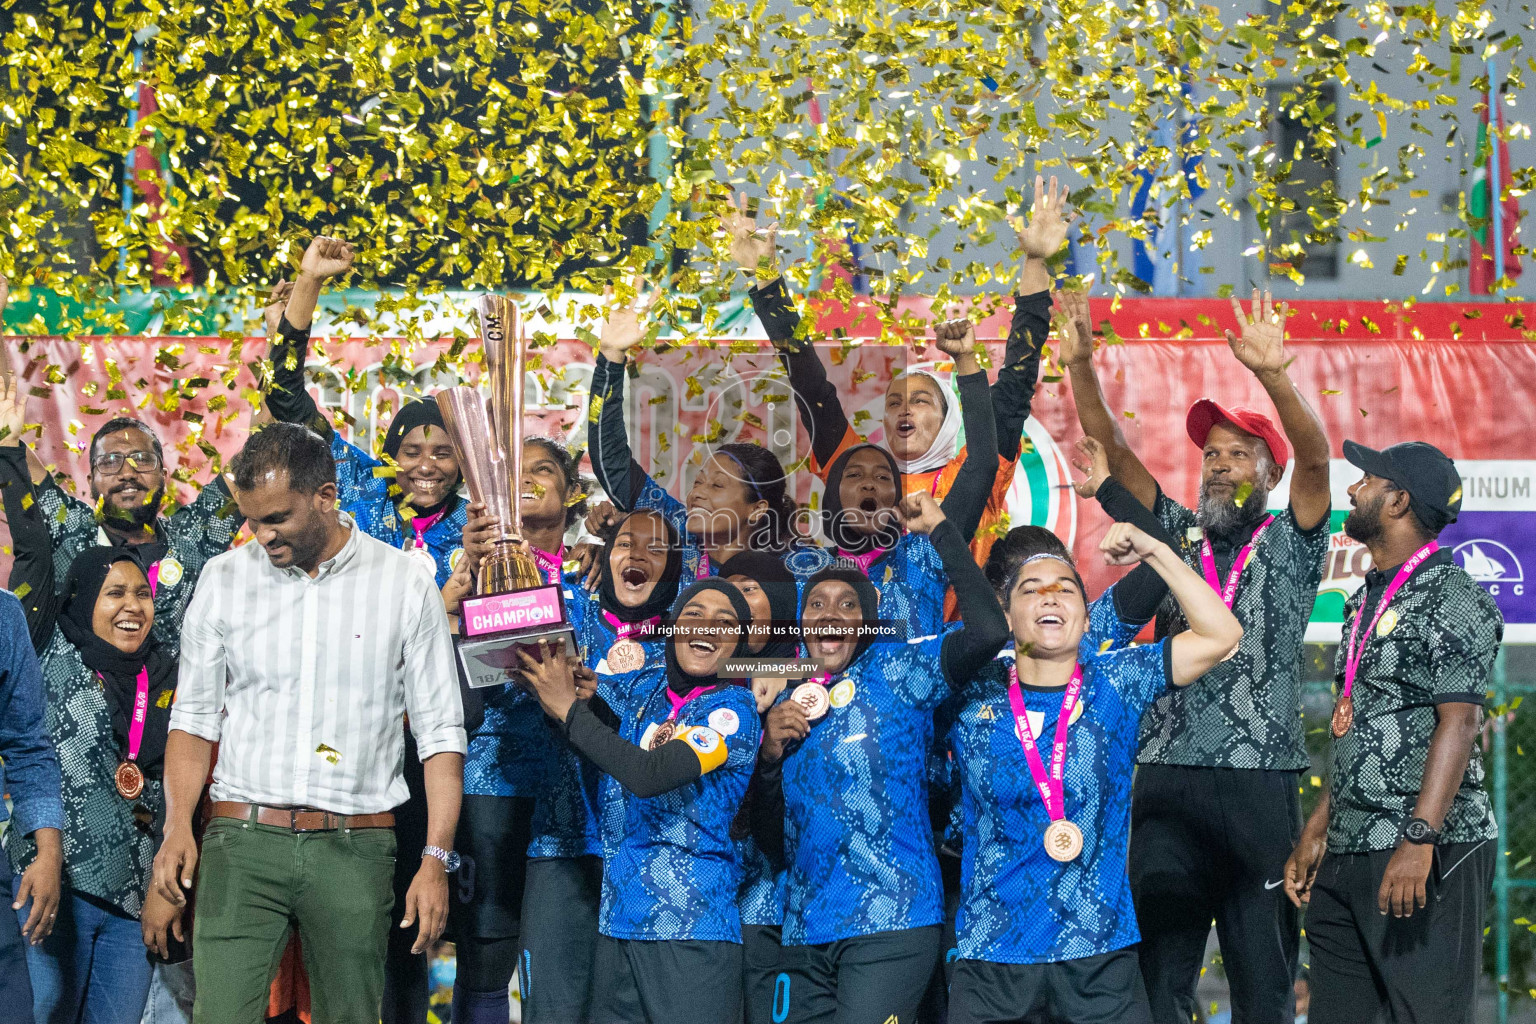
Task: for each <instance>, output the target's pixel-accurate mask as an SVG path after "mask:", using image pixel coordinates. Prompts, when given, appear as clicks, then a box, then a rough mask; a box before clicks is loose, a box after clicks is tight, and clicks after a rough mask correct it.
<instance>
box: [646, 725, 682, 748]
mask: <svg viewBox="0 0 1536 1024" xmlns="http://www.w3.org/2000/svg"><path fill="white" fill-rule="evenodd" d="M676 732H677V723H676V722H673V721H672V720H671V719H668V720H667V721H665V722H662V723H661V724H660V725H658V726H657V727H656V731H655V732H654V733H653V734H652V735H651V745H650V748H649V749H651V750H660V749H661V745H662V744H663V743H665V742H667V741H668V740H670V739H671V738H672V736H673V735H674V734H675V733H676Z"/></svg>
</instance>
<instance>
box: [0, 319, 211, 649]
mask: <svg viewBox="0 0 1536 1024" xmlns="http://www.w3.org/2000/svg"><path fill="white" fill-rule="evenodd" d="M4 311H5V295H4V291H3V289H0V313H3V312H4ZM6 371H7V372H6V375H5V376H7V377H9V376H10V373H9V367H7V368H6ZM26 400H27V398H26V390H25V389H24V388H20V387H12V386H11V382H10V381H8V380H3V379H0V423H10V424H14V425H15V426H16V427H18V428H19V426H20V424H22V423H23V422H24V421H25V418H26V417H25V415H24V413H25V407H26ZM4 443H6V444H12V445H20V444H21V443H22V442H21V431H20V429H13V430H12V431H11V433H10V434H8V436H6V437H5V438H4ZM24 447H25V446H24ZM89 457H90V460H91V497H92V499H94V502H95V505H94V507H93V506H92V505H89V504H86V503H85V502H84V501H81V500H80V499H79V498H77V497H75V496H74V495H71V494H68V493H66V492H65V491H64V489H63V488H62V487H60V486H59V484H58V481H56V480H55V479H54V478H53V474H51V473H49V472H48V469H47V467H45V466H44V465H43V462H42V460H41V459H39V458H38V457H37V455H36V453H34V452H33V451H32V449H31V448H30V447H28V448H27V449H26V460H27V468H28V470H29V471H30V474H31V479H32V500H33V501H36V502H39V503H40V504H41V508H42V513H43V521H44V522H45V523H47V524H48V532H49V533H50V534H51V535H52V540H53V562H54V567H55V568H54V575H55V579H54V582H55V585H57V586H59V587H62V586H63V585H64V577H65V576H66V575H67V574H68V572H69V567H70V565H71V564H73V563H74V560H75V556H76V555H78V554H79V553H80V552H81V551H82V550H83V549H85V548H86V547H88V546H90V545H92V544H103V545H105V544H110V545H112V546H114V547H138V548H141V549H142V550H140V551H139V552H138V554H139V556H140V559H141V561H142V562H143V564H144V565H147V566H150V567H151V570H150V571H151V576H150V586H151V587H153V588H154V592H155V624H154V626H153V630H154V633H155V637H156V639H158V640H159V641H160V642H161V643H162V644H164V645H166V647H167V649H168V650H170V651H171V652H173V653H174V652H175V651H176V650H177V649H178V648H179V647H180V645H181V616H182V612H184V611H185V610H186V607H187V602H188V601H189V600H191V598H192V590H193V588H194V587H196V586H197V577H198V574H199V573H201V572H202V569H203V564H204V563H205V562H207V561H208V559H210V558H212V557H213V556H214V555H217V554H219V553H221V552H223V551H226V550H228V549H229V545H230V542H231V541H233V540H234V537H235V534H236V533H237V532H238V531H239V529H240V523H241V519H240V517H239V516H237V515H232V514H230V513H229V512H227V511H226V510H225V506H227V505H229V504H230V494H229V487H228V486H227V485H226V484H225V483H224V480H223V479H222V478H221V477H220V476H219V475H218V474H214V478H213V480H212V481H211V482H209V483H208V485H207V486H205V487H204V488H203V489H202V492H201V493H199V494H198V496H197V499H196V500H195V501H193V502H192V503H191V504H189V505H183V506H181V507H180V508H178V509H176V511H174V512H173V513H171V514H170V515H168V516H163V515H161V514H160V511H161V507H162V506H163V504H164V500H165V449H164V448H163V447H162V445H161V443H160V438H159V437H158V436H156V434H155V432H154V430H153V429H151V428H150V426H149V424H147V423H143V422H141V421H139V420H136V419H132V418H130V417H126V416H120V417H117V418H116V419H112V420H109V421H107V422H106V423H104V424H102V426H101V429H99V430H97V431H96V433H95V435H94V436H93V437H92V438H91V446H90V449H89Z"/></svg>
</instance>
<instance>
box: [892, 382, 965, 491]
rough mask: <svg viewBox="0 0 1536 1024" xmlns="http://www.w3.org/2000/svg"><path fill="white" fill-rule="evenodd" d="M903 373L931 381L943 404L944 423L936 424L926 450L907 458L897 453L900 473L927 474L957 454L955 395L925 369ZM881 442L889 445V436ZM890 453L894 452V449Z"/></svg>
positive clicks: (956, 400) (956, 403)
mask: <svg viewBox="0 0 1536 1024" xmlns="http://www.w3.org/2000/svg"><path fill="white" fill-rule="evenodd" d="M903 376H907V377H912V376H923V377H927V378H928V379H929V380H931V381H933V384H934V387H935V388H937V389H938V392H939V400H940V401H942V402H943V403H944V422H943V423H940V424H939V430H938V433H936V434H934V435H933V443H932V444H930V445H929V446H928V450H927V451H926V452H924V453H923V454H921V455H919V456H918V457H917V458H915V459H912V460H910V461H908V460H906V459H902V458H900V457H899V456H898V457H897V459H896V466H897V468H898V469H900V470H901V471H902V472H903V473H930V472H932V471H933V470H935V469H942V468H943V467H944V466H945V465H947V464H948V463H949V462H950V460H952V459H953V458H954V457H955V456H956V455H959V454H960V426H961V423H960V399H959V396H957V395H955V394H954V393H953V392H951V391H950V389H949V385H948V384H946V383H945V382H944V381H943V380H941V379H940V378H939V376H938V375H937V374H935V373H931V372H929V371H928V370H908V371H907V372H906V373H905V374H903ZM896 379H897V380H900V379H901V378H900V377H898V378H896ZM885 443H886V444H887V445H889V444H890V443H891V439H890V438H889V437H888V438H886V439H885ZM892 454H893V455H894V454H895V452H894V450H893V451H892Z"/></svg>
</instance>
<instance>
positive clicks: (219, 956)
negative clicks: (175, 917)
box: [192, 818, 395, 1024]
mask: <svg viewBox="0 0 1536 1024" xmlns="http://www.w3.org/2000/svg"><path fill="white" fill-rule="evenodd" d="M394 865H395V834H394V832H393V830H391V829H387V828H360V829H351V830H346V831H336V832H303V833H297V834H295V833H293V832H289V831H288V830H287V829H282V828H274V827H271V826H268V825H256V824H252V823H250V822H245V821H236V820H235V819H233V818H214V819H213V821H212V822H211V823H210V824H209V826H208V829H207V831H206V832H205V833H204V835H203V852H202V861H201V866H200V867H199V868H198V873H197V904H196V913H195V920H194V924H193V949H194V950H195V955H194V957H193V961H192V964H193V970H194V972H195V974H196V976H197V1002H196V1004H195V1006H194V1009H193V1014H192V1016H193V1020H194V1021H195V1024H261V1022H262V1021H263V1020H264V1019H265V1017H266V1010H267V993H268V989H269V988H270V986H271V984H272V978H273V976H274V975H275V974H276V973H277V964H278V961H279V960H280V959H281V957H282V955H283V949H284V947H285V946H286V945H287V942H288V932H289V929H290V928H291V927H297V928H298V932H299V940H300V942H301V944H302V946H303V952H304V971H305V973H306V974H308V975H309V990H310V1001H311V1008H312V1010H313V1019H314V1024H378V1021H379V1002H380V1000H381V999H382V998H383V994H384V949H385V943H386V940H387V938H388V934H389V912H390V909H391V908H392V906H393V905H394V893H393V891H392V880H393V877H394Z"/></svg>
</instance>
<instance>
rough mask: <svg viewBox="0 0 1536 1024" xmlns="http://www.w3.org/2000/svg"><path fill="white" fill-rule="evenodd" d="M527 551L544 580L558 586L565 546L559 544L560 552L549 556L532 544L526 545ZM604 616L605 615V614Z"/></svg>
mask: <svg viewBox="0 0 1536 1024" xmlns="http://www.w3.org/2000/svg"><path fill="white" fill-rule="evenodd" d="M528 550H529V551H532V552H533V560H534V561H535V562H537V563H538V566H539V569H540V570H541V571H542V572H543V573H544V578H545V579H546V580H548V581H549V582H550V583H551V584H552V585H557V586H558V585H559V583H560V569H561V567H562V566H563V565H564V564H565V545H564V544H561V545H560V550H559V551H556V552H555V553H554V554H550V553H549V552H548V551H540V550H539V549H538V548H536V547H534V546H533V545H532V544H529V545H528ZM604 614H607V613H606V612H605V613H604Z"/></svg>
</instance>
